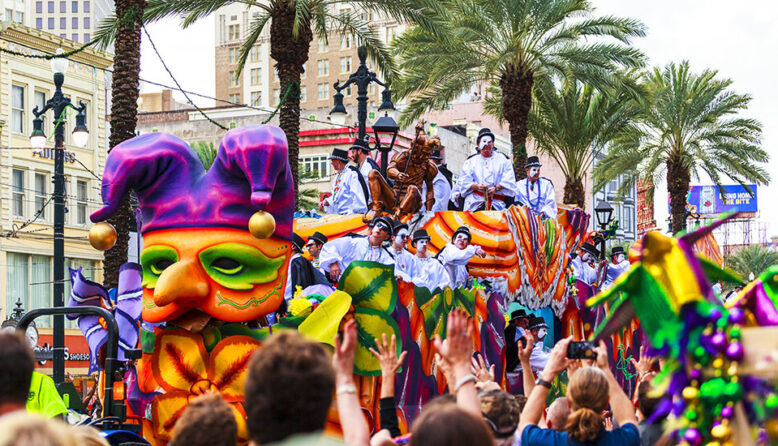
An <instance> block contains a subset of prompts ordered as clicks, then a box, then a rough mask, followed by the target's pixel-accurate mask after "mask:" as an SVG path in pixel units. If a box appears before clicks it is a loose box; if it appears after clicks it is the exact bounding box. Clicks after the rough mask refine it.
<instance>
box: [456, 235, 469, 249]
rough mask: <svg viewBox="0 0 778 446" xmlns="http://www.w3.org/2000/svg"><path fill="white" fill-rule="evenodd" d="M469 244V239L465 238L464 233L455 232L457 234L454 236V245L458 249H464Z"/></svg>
mask: <svg viewBox="0 0 778 446" xmlns="http://www.w3.org/2000/svg"><path fill="white" fill-rule="evenodd" d="M469 244H470V240H469V239H468V238H467V236H466V235H465V234H457V236H456V237H454V246H456V247H457V248H459V249H465V248H467V245H469Z"/></svg>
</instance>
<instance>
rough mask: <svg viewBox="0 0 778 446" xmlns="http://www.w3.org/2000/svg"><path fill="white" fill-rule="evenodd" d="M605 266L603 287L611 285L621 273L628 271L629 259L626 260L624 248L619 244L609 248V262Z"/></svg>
mask: <svg viewBox="0 0 778 446" xmlns="http://www.w3.org/2000/svg"><path fill="white" fill-rule="evenodd" d="M606 268H607V269H606V270H605V282H604V283H603V288H607V287H609V286H611V284H612V283H613V281H614V280H616V279H617V278H618V277H619V276H620V275H622V274H623V273H625V272H627V271H629V268H630V263H629V260H627V256H626V253H625V252H624V248H622V247H621V246H614V247H613V248H611V263H609V264H608V266H607V267H606Z"/></svg>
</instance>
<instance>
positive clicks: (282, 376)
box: [245, 330, 335, 445]
mask: <svg viewBox="0 0 778 446" xmlns="http://www.w3.org/2000/svg"><path fill="white" fill-rule="evenodd" d="M331 361H332V360H331V358H330V355H329V353H327V351H326V350H325V349H324V347H323V346H322V345H321V344H319V343H317V342H312V341H308V340H307V339H305V338H304V337H303V336H302V335H300V334H299V333H297V332H294V331H288V330H284V331H282V332H279V333H278V334H275V335H273V336H272V337H270V340H269V341H267V342H266V343H265V344H264V345H262V348H260V349H259V350H257V352H256V353H254V356H253V357H252V358H251V362H250V363H249V370H248V375H247V377H246V386H245V394H246V396H245V398H246V403H245V404H246V415H247V419H246V424H247V425H248V428H249V435H250V437H251V440H252V441H253V442H254V443H256V444H259V445H264V444H268V443H273V442H277V441H281V440H283V439H285V438H287V437H289V436H291V435H294V434H301V433H311V432H316V431H320V430H322V429H323V428H324V424H325V422H326V421H327V411H328V410H329V408H330V405H331V404H332V394H333V392H335V371H334V370H333V368H332V364H331ZM300 389H305V394H304V397H302V396H301V393H300V392H301V390H300Z"/></svg>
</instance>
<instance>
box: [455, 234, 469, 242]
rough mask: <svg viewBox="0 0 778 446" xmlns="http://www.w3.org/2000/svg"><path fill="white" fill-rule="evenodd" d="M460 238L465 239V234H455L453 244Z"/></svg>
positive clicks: (459, 240) (460, 239)
mask: <svg viewBox="0 0 778 446" xmlns="http://www.w3.org/2000/svg"><path fill="white" fill-rule="evenodd" d="M462 240H464V241H467V236H466V235H465V234H457V236H456V237H454V244H457V243H459V242H461V241H462Z"/></svg>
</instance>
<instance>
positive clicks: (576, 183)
mask: <svg viewBox="0 0 778 446" xmlns="http://www.w3.org/2000/svg"><path fill="white" fill-rule="evenodd" d="M562 202H563V203H564V204H574V205H576V206H578V207H579V208H581V209H584V207H585V206H586V189H585V188H584V184H583V180H582V179H580V178H565V196H564V198H563V199H562Z"/></svg>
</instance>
